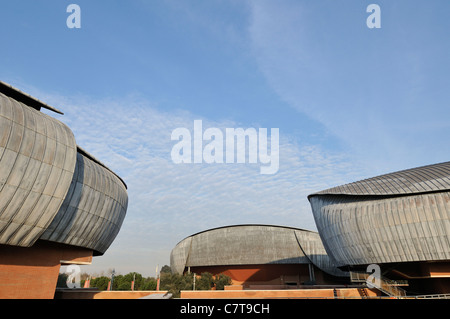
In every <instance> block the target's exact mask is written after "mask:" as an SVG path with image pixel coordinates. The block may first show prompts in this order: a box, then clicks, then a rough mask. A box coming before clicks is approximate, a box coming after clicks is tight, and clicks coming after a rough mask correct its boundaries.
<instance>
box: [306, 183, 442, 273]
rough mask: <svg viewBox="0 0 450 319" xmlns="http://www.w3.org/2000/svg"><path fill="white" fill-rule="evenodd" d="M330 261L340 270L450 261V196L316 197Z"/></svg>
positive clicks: (316, 215) (313, 199) (314, 205)
mask: <svg viewBox="0 0 450 319" xmlns="http://www.w3.org/2000/svg"><path fill="white" fill-rule="evenodd" d="M310 203H311V207H312V210H313V214H314V218H315V221H316V225H317V228H318V230H319V234H320V236H321V238H322V242H323V244H324V247H325V249H326V251H327V252H328V255H330V256H331V257H332V258H333V259H335V260H336V262H337V264H338V266H344V265H366V264H371V263H394V262H411V261H439V260H450V192H448V191H446V192H437V193H426V194H415V195H410V196H401V197H364V196H338V195H336V196H333V195H323V196H313V197H311V198H310Z"/></svg>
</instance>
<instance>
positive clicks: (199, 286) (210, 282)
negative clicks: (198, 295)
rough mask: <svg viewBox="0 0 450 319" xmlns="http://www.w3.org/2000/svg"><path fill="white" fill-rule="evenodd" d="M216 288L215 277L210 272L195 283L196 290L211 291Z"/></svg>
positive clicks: (203, 274) (205, 273)
mask: <svg viewBox="0 0 450 319" xmlns="http://www.w3.org/2000/svg"><path fill="white" fill-rule="evenodd" d="M212 287H214V277H213V275H212V274H211V273H209V272H204V273H202V274H201V275H200V277H199V278H198V279H196V281H195V290H211V288H212Z"/></svg>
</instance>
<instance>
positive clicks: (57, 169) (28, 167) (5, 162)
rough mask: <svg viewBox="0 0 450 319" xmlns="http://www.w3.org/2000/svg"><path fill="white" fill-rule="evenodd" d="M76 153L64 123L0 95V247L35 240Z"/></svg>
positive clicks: (58, 200)
mask: <svg viewBox="0 0 450 319" xmlns="http://www.w3.org/2000/svg"><path fill="white" fill-rule="evenodd" d="M76 152H77V151H76V142H75V138H74V136H73V134H72V131H71V130H70V129H69V128H68V127H67V126H66V125H64V124H63V123H61V122H59V121H58V120H56V119H53V118H51V117H50V116H48V115H46V114H43V113H41V112H39V111H37V110H35V109H33V108H30V107H28V106H26V105H25V104H23V103H21V102H18V101H16V100H14V99H12V98H10V97H8V96H6V95H4V94H2V93H0V244H8V245H16V246H23V247H29V246H31V245H33V243H34V242H35V241H36V240H37V239H38V238H39V237H40V235H41V234H42V233H43V232H44V230H45V229H46V227H47V226H48V225H49V224H50V223H51V221H52V220H53V218H54V217H55V215H56V214H57V212H58V210H59V208H60V206H61V205H62V203H63V201H64V198H65V196H66V194H67V191H68V190H69V187H70V183H71V180H72V176H73V173H74V171H75V163H76Z"/></svg>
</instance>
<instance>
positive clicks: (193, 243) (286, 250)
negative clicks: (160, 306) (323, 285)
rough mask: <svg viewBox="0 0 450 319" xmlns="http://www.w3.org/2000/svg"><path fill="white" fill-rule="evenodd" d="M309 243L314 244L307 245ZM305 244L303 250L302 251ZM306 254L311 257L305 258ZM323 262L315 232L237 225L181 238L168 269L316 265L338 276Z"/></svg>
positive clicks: (179, 271)
mask: <svg viewBox="0 0 450 319" xmlns="http://www.w3.org/2000/svg"><path fill="white" fill-rule="evenodd" d="M309 241H313V242H314V243H307V242H309ZM304 244H306V245H305V247H306V250H304V249H303V248H302V247H303V245H304ZM308 253H309V254H310V255H306V254H308ZM324 255H325V256H324ZM311 258H312V259H311ZM325 259H327V257H326V253H325V250H324V248H323V246H321V242H320V238H319V236H318V234H317V233H314V232H310V231H306V230H300V229H295V228H289V227H279V226H266V225H238V226H231V227H222V228H216V229H212V230H208V231H205V232H202V233H198V234H195V235H193V236H190V237H188V238H186V239H184V240H183V241H181V242H180V243H179V244H178V245H177V246H176V247H175V248H174V249H173V250H172V253H171V267H172V269H173V270H174V271H176V272H178V273H182V272H183V271H184V268H185V267H194V266H216V265H217V266H222V265H260V264H309V263H311V262H312V263H314V264H315V262H318V264H317V265H316V266H321V265H322V266H326V267H325V268H326V269H322V268H321V269H322V270H324V271H326V272H329V273H332V274H337V273H339V271H333V270H331V272H330V268H331V267H332V266H331V264H332V263H331V262H330V261H329V260H327V261H326V262H325ZM319 268H320V267H319ZM339 275H342V273H339Z"/></svg>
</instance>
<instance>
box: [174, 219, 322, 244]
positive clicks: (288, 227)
mask: <svg viewBox="0 0 450 319" xmlns="http://www.w3.org/2000/svg"><path fill="white" fill-rule="evenodd" d="M251 226H259V227H276V228H285V229H292V230H299V231H304V232H310V233H317V231H314V230H308V229H303V228H297V227H292V226H284V225H271V224H232V225H227V226H218V227H214V228H210V229H206V230H202V231H199V232H197V233H194V234H192V235H189V236H186V237H185V238H183V239H182V240H180V241H179V242H177V243H176V244H175V247H176V246H177V245H178V244H180V243H181V242H183V241H185V240H186V239H188V238H191V237H195V236H197V235H200V234H203V233H207V232H210V231H214V230H218V229H224V228H234V227H251Z"/></svg>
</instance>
